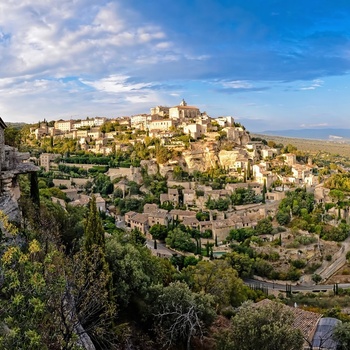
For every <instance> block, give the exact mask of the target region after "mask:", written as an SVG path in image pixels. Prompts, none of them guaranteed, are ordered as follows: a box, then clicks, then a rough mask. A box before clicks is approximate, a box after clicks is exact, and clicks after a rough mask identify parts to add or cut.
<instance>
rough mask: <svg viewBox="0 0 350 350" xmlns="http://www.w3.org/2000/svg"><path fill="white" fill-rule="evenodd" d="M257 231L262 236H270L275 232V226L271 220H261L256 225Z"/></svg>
mask: <svg viewBox="0 0 350 350" xmlns="http://www.w3.org/2000/svg"><path fill="white" fill-rule="evenodd" d="M256 231H257V233H258V234H260V235H270V234H271V233H272V231H273V226H272V223H271V220H270V219H269V218H265V219H261V220H259V221H258V223H257V225H256Z"/></svg>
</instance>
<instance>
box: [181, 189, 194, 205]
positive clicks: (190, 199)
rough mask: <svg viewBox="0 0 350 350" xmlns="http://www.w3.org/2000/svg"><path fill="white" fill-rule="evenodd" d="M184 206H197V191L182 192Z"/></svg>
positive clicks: (187, 190)
mask: <svg viewBox="0 0 350 350" xmlns="http://www.w3.org/2000/svg"><path fill="white" fill-rule="evenodd" d="M182 193H183V197H184V198H183V202H184V205H195V204H196V191H195V190H191V189H184V190H182Z"/></svg>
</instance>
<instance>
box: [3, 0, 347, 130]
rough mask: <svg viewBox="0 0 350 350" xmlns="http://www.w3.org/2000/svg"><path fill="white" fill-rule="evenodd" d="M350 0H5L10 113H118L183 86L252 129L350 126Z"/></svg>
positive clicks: (195, 99)
mask: <svg viewBox="0 0 350 350" xmlns="http://www.w3.org/2000/svg"><path fill="white" fill-rule="evenodd" d="M349 17H350V2H349V1H343V0H340V1H337V2H336V3H334V2H332V1H330V0H323V1H322V0H317V1H316V0H309V1H307V2H305V1H301V0H295V1H293V2H289V3H288V4H286V3H283V4H278V2H276V1H272V0H266V1H264V2H262V1H260V0H250V1H240V0H202V1H198V0H187V1H185V0H179V1H177V2H174V1H169V0H157V1H149V2H144V1H140V0H129V1H127V2H125V1H121V0H111V1H105V0H76V1H71V0H61V1H59V2H56V1H47V0H31V1H29V0H18V1H16V2H13V1H10V0H3V1H1V3H0V23H1V24H0V54H1V65H0V91H1V94H0V116H1V117H2V118H3V119H4V120H5V121H9V122H36V121H38V120H39V119H40V120H42V119H44V118H46V119H48V120H53V119H59V118H63V119H68V118H85V117H88V116H89V117H93V116H106V117H118V116H122V115H132V114H137V113H147V112H149V108H150V107H153V106H156V105H166V106H174V105H177V104H178V103H179V102H180V101H181V99H182V98H184V99H185V100H186V101H187V102H188V104H189V105H195V106H197V107H198V108H199V109H200V110H201V111H206V112H207V113H208V114H209V115H210V116H212V117H217V116H221V115H232V116H234V117H235V119H236V121H238V122H241V123H242V124H243V125H245V126H246V127H247V129H248V130H251V131H262V130H283V129H299V128H317V127H320V128H350V123H349V108H348V107H349V103H348V95H349V87H350V76H349V71H350V21H349Z"/></svg>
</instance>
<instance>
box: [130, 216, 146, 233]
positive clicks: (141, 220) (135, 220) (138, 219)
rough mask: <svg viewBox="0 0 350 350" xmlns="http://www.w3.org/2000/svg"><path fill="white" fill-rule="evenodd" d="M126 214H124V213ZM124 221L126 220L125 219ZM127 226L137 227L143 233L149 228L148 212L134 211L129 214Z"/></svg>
mask: <svg viewBox="0 0 350 350" xmlns="http://www.w3.org/2000/svg"><path fill="white" fill-rule="evenodd" d="M125 216H126V214H125ZM125 222H126V221H125ZM128 226H129V227H130V228H131V229H132V230H133V229H139V230H140V231H141V232H142V233H143V234H146V233H147V232H148V230H149V224H148V214H139V213H135V214H134V215H130V216H129V221H128Z"/></svg>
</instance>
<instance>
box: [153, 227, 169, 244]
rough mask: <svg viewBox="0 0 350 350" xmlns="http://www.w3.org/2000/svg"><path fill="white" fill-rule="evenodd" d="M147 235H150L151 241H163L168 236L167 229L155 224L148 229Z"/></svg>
mask: <svg viewBox="0 0 350 350" xmlns="http://www.w3.org/2000/svg"><path fill="white" fill-rule="evenodd" d="M149 233H150V234H151V235H152V237H153V239H159V240H161V241H164V240H165V238H166V236H167V234H168V228H167V227H166V226H164V225H161V224H155V225H153V226H152V227H151V228H150V230H149Z"/></svg>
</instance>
